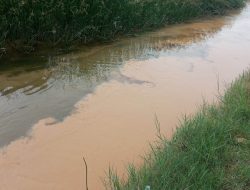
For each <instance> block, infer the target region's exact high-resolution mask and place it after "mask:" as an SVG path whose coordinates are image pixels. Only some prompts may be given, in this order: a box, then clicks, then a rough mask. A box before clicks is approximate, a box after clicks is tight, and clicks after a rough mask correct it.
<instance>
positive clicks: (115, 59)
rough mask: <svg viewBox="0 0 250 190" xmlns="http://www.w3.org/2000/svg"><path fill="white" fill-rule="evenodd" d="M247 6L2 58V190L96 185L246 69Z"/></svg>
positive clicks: (249, 56) (249, 45)
mask: <svg viewBox="0 0 250 190" xmlns="http://www.w3.org/2000/svg"><path fill="white" fill-rule="evenodd" d="M249 31H250V6H249V5H248V6H246V7H245V8H244V9H243V10H240V11H237V12H233V13H231V14H229V15H227V16H223V17H213V18H206V19H201V20H196V21H192V22H189V23H185V24H178V25H173V26H167V27H165V28H162V29H160V30H157V31H154V32H148V33H145V34H140V35H138V36H137V37H132V38H124V39H121V40H119V41H117V42H114V43H109V44H104V45H101V46H98V47H89V48H82V49H80V50H77V51H75V52H73V53H69V54H66V55H57V56H55V55H46V56H45V55H44V56H37V57H33V58H31V57H29V58H26V57H22V58H12V59H11V60H8V61H2V62H1V64H0V146H1V149H0V190H14V189H15V190H34V189H36V190H44V189H46V190H69V189H74V190H78V189H79V190H81V189H85V186H84V184H85V181H84V179H85V167H84V163H83V159H82V157H83V156H84V157H85V159H86V161H87V164H88V169H89V171H88V177H89V179H88V183H89V189H93V190H96V189H104V187H103V179H104V178H105V172H107V171H108V168H109V167H110V166H111V167H113V168H116V170H117V172H118V173H119V174H120V175H123V173H124V171H126V169H125V168H126V164H127V163H129V162H132V163H135V164H136V165H140V163H141V162H142V159H141V158H140V155H143V154H144V153H145V152H147V151H148V149H149V146H148V144H149V142H154V140H155V138H156V127H155V123H154V122H155V115H157V118H158V120H159V122H160V123H161V129H162V132H163V133H164V134H166V136H168V137H169V138H170V137H171V135H172V134H173V131H174V129H175V128H176V126H177V125H178V123H179V120H180V119H181V117H182V116H183V115H184V114H188V115H189V114H193V113H195V112H196V111H197V110H198V108H199V105H201V104H202V103H203V101H204V100H206V101H207V102H213V101H214V100H216V96H217V95H218V93H219V92H220V93H223V90H224V89H225V88H226V87H227V86H228V85H229V84H230V83H231V82H232V81H233V80H234V79H235V78H236V77H237V76H238V75H239V74H241V73H242V72H243V71H244V70H246V69H248V68H249V66H250V32H249Z"/></svg>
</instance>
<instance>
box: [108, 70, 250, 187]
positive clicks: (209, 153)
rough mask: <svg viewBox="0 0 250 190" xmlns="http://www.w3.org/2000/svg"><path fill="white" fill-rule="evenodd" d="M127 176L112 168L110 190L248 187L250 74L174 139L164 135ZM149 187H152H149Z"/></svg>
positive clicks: (182, 127)
mask: <svg viewBox="0 0 250 190" xmlns="http://www.w3.org/2000/svg"><path fill="white" fill-rule="evenodd" d="M128 176H129V177H128V180H125V181H123V180H121V179H119V177H118V176H116V175H115V174H114V173H112V172H110V185H109V186H108V189H112V190H144V189H151V190H168V189H169V190H175V189H176V190H180V189H194V190H196V189H199V190H201V189H204V190H209V189H211V190H216V189H218V190H247V189H250V74H249V73H245V74H244V75H242V76H241V77H240V78H239V79H238V80H237V81H235V82H234V83H233V84H232V85H231V87H230V88H229V89H228V90H227V92H226V94H225V95H224V96H223V97H219V105H205V106H204V107H203V108H202V109H201V111H200V112H199V113H197V114H196V115H195V116H194V117H192V118H186V119H184V120H183V122H182V124H181V125H180V128H178V129H177V131H176V133H175V135H174V136H173V139H172V140H170V141H168V140H167V139H166V138H165V137H164V136H160V137H159V142H158V143H157V144H156V145H155V146H153V147H152V150H151V154H150V155H149V156H147V158H146V159H145V161H144V165H143V166H142V167H141V168H140V169H135V167H133V166H130V167H129V169H128ZM147 186H148V187H149V186H150V187H151V188H147Z"/></svg>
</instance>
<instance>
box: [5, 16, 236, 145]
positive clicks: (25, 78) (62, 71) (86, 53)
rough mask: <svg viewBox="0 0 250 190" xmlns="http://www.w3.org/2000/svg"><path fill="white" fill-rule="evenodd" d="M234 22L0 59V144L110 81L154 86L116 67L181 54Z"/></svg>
mask: <svg viewBox="0 0 250 190" xmlns="http://www.w3.org/2000/svg"><path fill="white" fill-rule="evenodd" d="M234 18H235V17H233V15H230V16H226V17H223V18H221V17H220V18H213V19H204V20H198V21H196V22H193V23H187V24H181V25H175V26H171V27H166V28H163V29H161V30H158V31H156V32H150V33H147V34H142V35H139V36H137V37H134V38H125V39H122V40H119V41H118V42H115V43H111V44H104V45H100V46H98V47H89V48H86V47H85V48H82V49H80V50H77V51H75V52H74V53H70V54H67V55H59V56H45V57H36V58H30V59H28V58H22V59H20V60H16V59H15V60H9V61H4V62H3V63H1V65H0V137H1V138H0V146H2V145H5V144H7V143H9V142H10V141H11V140H13V139H16V138H17V137H20V136H22V135H25V133H26V132H27V130H29V129H30V127H31V126H32V124H33V123H35V122H37V121H38V120H39V119H41V118H46V117H54V118H56V119H58V120H60V119H62V118H63V117H65V116H66V115H67V114H69V112H71V111H72V108H73V105H74V104H75V103H76V102H77V101H79V100H80V99H81V98H82V97H84V96H85V95H86V94H89V93H91V92H93V90H94V89H95V87H96V86H97V85H99V84H101V83H103V82H105V81H108V80H110V79H115V80H118V81H120V82H126V83H136V84H147V85H154V84H151V83H150V82H149V81H138V80H136V79H134V78H130V77H127V76H124V75H122V74H121V72H120V67H121V65H123V64H124V63H125V62H127V61H130V60H147V59H151V58H157V57H160V56H164V55H170V54H171V55H174V54H178V56H182V54H181V50H182V49H187V47H191V46H192V45H193V44H196V45H197V44H199V43H201V42H202V41H204V40H206V39H207V38H211V37H212V36H213V35H214V34H215V33H217V32H219V31H220V30H221V29H222V28H224V27H225V26H228V27H229V26H230V23H231V21H232V20H233V19H234ZM190 50H191V49H190ZM204 52H206V47H202V48H201V50H200V51H197V49H196V50H195V51H194V52H189V53H188V54H187V52H185V53H184V54H183V56H186V55H188V56H192V53H193V54H194V55H195V56H197V57H201V56H202V54H203V53H204ZM188 71H189V72H191V71H192V65H190V67H189V69H188Z"/></svg>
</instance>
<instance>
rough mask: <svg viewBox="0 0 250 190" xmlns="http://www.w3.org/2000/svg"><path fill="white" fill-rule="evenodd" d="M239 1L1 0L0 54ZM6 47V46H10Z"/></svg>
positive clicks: (127, 29) (91, 37)
mask: <svg viewBox="0 0 250 190" xmlns="http://www.w3.org/2000/svg"><path fill="white" fill-rule="evenodd" d="M244 2H245V0H4V1H1V2H0V54H3V53H6V51H8V50H9V49H17V50H19V51H22V52H30V51H33V50H34V49H35V48H36V47H37V46H39V45H41V43H46V44H47V45H49V46H64V47H65V46H69V45H70V44H86V43H89V42H92V41H105V40H110V39H113V38H114V37H115V36H117V35H121V34H133V33H134V32H138V31H142V30H146V29H149V28H154V27H159V26H161V25H164V24H171V23H177V22H182V21H185V20H187V19H190V18H194V17H198V16H203V15H214V14H223V13H224V12H225V11H226V10H230V9H234V8H238V7H241V6H243V5H244ZM10 47H11V48H10Z"/></svg>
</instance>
